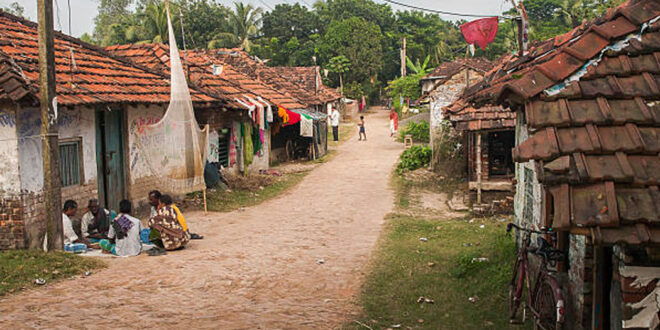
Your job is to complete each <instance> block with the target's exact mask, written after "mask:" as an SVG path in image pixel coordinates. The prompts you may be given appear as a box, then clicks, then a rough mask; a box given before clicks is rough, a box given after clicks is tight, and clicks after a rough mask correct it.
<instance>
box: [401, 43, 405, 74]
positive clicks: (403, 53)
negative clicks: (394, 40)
mask: <svg viewBox="0 0 660 330" xmlns="http://www.w3.org/2000/svg"><path fill="white" fill-rule="evenodd" d="M405 76H406V36H405V35H404V36H403V37H401V77H405Z"/></svg>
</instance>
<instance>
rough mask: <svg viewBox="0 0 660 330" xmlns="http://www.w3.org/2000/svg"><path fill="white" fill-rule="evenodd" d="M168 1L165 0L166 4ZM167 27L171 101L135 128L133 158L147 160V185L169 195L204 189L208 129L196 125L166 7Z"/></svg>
mask: <svg viewBox="0 0 660 330" xmlns="http://www.w3.org/2000/svg"><path fill="white" fill-rule="evenodd" d="M166 4H167V3H166ZM166 8H167V27H168V32H169V34H168V36H169V44H170V104H169V106H168V108H167V111H166V112H165V114H164V115H163V118H161V119H160V121H158V122H157V123H155V124H153V125H149V126H147V127H146V129H143V130H139V132H138V130H135V133H134V138H135V141H136V144H135V145H136V149H137V150H136V157H137V158H138V159H136V161H141V162H144V163H146V165H147V167H148V168H149V172H150V174H151V175H152V177H153V178H154V180H150V181H149V182H150V183H149V184H150V185H152V186H153V189H159V190H161V191H163V192H166V193H171V194H185V193H188V192H192V191H197V190H201V189H204V188H205V184H204V166H205V163H206V158H207V155H208V145H209V133H208V132H209V128H208V125H206V126H205V127H204V129H200V128H199V124H198V123H197V120H195V113H194V110H193V104H192V99H191V97H190V91H189V90H188V83H187V82H186V78H185V75H184V72H183V66H182V65H181V58H180V57H179V49H178V47H177V45H176V39H175V38H174V31H173V29H172V22H171V19H170V11H169V6H167V7H166Z"/></svg>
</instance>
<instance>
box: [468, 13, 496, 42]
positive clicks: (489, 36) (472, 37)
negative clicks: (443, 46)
mask: <svg viewBox="0 0 660 330" xmlns="http://www.w3.org/2000/svg"><path fill="white" fill-rule="evenodd" d="M497 23H498V18H497V17H489V18H482V19H478V20H474V21H472V22H468V23H465V24H463V25H461V32H462V33H463V37H465V41H467V43H468V44H477V45H478V46H479V48H481V49H482V50H485V49H486V46H488V44H489V43H491V42H493V40H495V36H496V35H497Z"/></svg>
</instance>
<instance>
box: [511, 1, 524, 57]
mask: <svg viewBox="0 0 660 330" xmlns="http://www.w3.org/2000/svg"><path fill="white" fill-rule="evenodd" d="M511 4H512V5H513V8H515V9H516V11H517V12H518V17H517V18H516V25H517V26H518V55H519V56H523V54H524V53H525V51H526V50H527V41H526V40H525V31H526V30H527V14H526V13H525V11H524V9H523V7H522V3H520V4H519V5H518V4H516V0H511Z"/></svg>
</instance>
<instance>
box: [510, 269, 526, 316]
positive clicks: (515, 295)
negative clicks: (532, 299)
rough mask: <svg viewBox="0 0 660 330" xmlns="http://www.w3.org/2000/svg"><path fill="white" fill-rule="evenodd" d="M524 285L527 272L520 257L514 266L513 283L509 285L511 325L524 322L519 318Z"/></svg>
mask: <svg viewBox="0 0 660 330" xmlns="http://www.w3.org/2000/svg"><path fill="white" fill-rule="evenodd" d="M524 284H525V270H524V268H523V263H522V258H520V257H519V258H517V259H516V263H515V265H514V266H513V275H512V276H511V283H510V285H509V321H510V322H511V323H520V322H524V320H523V319H522V317H520V318H519V317H518V310H519V309H520V302H521V301H522V295H523V287H524Z"/></svg>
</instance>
